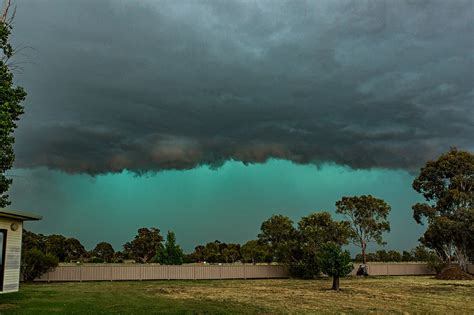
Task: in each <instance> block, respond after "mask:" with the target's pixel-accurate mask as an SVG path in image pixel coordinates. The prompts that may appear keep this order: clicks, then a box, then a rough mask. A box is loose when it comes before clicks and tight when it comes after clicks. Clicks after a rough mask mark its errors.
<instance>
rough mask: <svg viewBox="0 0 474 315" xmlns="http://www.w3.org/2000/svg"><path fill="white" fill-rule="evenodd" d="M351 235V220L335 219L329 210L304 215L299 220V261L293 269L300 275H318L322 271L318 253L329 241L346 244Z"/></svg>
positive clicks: (306, 276) (309, 276) (308, 276)
mask: <svg viewBox="0 0 474 315" xmlns="http://www.w3.org/2000/svg"><path fill="white" fill-rule="evenodd" d="M350 235H351V229H350V225H349V222H338V221H334V220H333V219H332V217H331V214H330V213H328V212H317V213H313V214H310V215H308V216H306V217H302V218H301V220H300V221H299V222H298V236H299V237H298V240H299V261H298V263H297V264H294V265H293V266H292V268H291V269H292V270H293V272H294V273H295V275H298V276H300V277H304V278H313V277H314V276H317V275H318V274H319V273H320V266H319V258H318V255H319V251H320V250H321V248H322V246H323V245H324V244H326V243H328V242H333V243H335V244H337V245H345V244H347V243H348V240H349V237H350ZM295 268H296V269H295Z"/></svg>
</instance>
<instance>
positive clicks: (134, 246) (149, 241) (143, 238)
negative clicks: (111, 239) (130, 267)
mask: <svg viewBox="0 0 474 315" xmlns="http://www.w3.org/2000/svg"><path fill="white" fill-rule="evenodd" d="M162 242H163V237H162V236H161V234H160V230H159V229H157V228H150V229H148V228H140V229H138V233H137V235H136V236H135V238H134V239H133V240H132V241H130V242H127V243H125V244H124V245H123V248H124V252H125V253H126V254H127V255H128V256H129V257H131V258H133V259H135V260H137V261H139V262H141V263H148V262H150V261H151V260H152V259H153V257H155V256H156V254H157V253H159V252H160V251H162V250H163V244H162Z"/></svg>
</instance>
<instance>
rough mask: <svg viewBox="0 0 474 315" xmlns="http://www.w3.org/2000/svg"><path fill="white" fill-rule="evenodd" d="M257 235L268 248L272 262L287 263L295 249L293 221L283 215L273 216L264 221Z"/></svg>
mask: <svg viewBox="0 0 474 315" xmlns="http://www.w3.org/2000/svg"><path fill="white" fill-rule="evenodd" d="M260 230H261V233H260V234H259V235H258V238H259V240H260V241H261V242H262V243H265V244H268V245H269V246H270V249H271V252H272V254H273V259H272V260H273V261H277V262H283V263H289V262H291V261H292V258H293V252H294V250H295V249H296V247H297V231H296V229H295V228H294V226H293V221H291V220H290V218H288V217H286V216H283V215H274V216H272V217H271V218H270V219H268V220H266V221H264V222H263V223H262V225H261V227H260Z"/></svg>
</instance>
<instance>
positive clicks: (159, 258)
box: [153, 231, 184, 265]
mask: <svg viewBox="0 0 474 315" xmlns="http://www.w3.org/2000/svg"><path fill="white" fill-rule="evenodd" d="M183 258H184V254H183V250H182V249H181V247H180V246H179V245H178V244H176V236H175V234H174V232H172V231H168V234H167V235H166V242H165V247H164V248H163V249H162V250H161V251H159V252H158V253H157V254H156V255H155V257H154V258H153V261H154V262H158V263H160V264H162V265H181V264H182V263H183Z"/></svg>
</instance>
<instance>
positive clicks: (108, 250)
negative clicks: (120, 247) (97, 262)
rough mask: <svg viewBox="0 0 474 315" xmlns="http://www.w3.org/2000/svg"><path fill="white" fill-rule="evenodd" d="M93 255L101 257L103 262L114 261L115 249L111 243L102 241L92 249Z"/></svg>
mask: <svg viewBox="0 0 474 315" xmlns="http://www.w3.org/2000/svg"><path fill="white" fill-rule="evenodd" d="M91 254H92V256H93V257H97V258H99V259H101V260H102V261H103V262H108V263H110V262H112V260H113V258H114V254H115V250H114V248H113V247H112V245H111V244H110V243H107V242H100V243H98V244H97V245H96V246H95V247H94V249H93V250H92V253H91Z"/></svg>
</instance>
